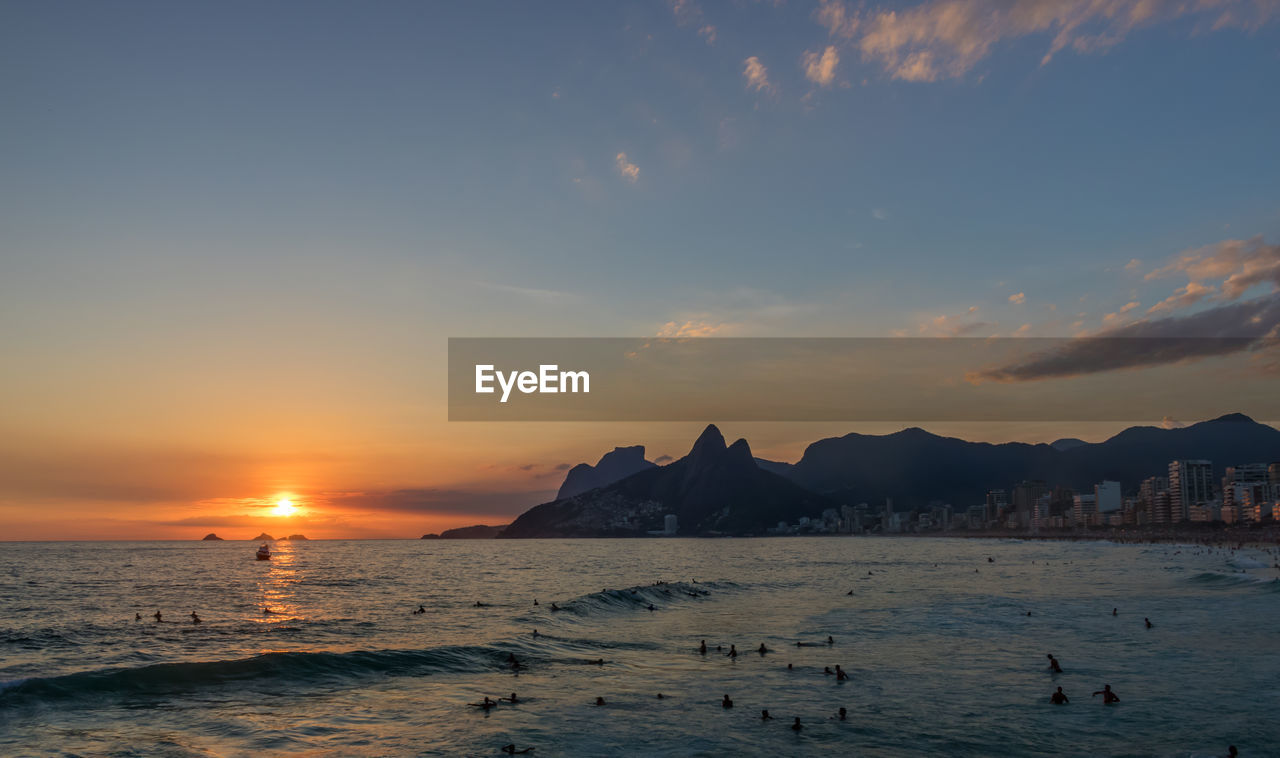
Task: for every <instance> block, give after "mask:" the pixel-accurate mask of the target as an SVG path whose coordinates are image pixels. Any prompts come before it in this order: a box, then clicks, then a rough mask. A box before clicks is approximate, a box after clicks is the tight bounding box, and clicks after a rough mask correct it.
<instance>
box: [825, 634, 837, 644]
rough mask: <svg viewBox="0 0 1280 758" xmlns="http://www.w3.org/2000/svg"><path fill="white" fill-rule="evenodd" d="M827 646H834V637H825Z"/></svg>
mask: <svg viewBox="0 0 1280 758" xmlns="http://www.w3.org/2000/svg"><path fill="white" fill-rule="evenodd" d="M827 644H828V645H834V644H836V641H835V638H834V637H832V636H831V635H829V634H828V635H827Z"/></svg>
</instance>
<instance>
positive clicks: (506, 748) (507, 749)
mask: <svg viewBox="0 0 1280 758" xmlns="http://www.w3.org/2000/svg"><path fill="white" fill-rule="evenodd" d="M502 752H504V753H506V754H507V755H525V754H526V753H532V752H533V748H531V747H527V748H525V749H524V750H516V745H515V743H514V742H513V743H511V744H510V745H503V746H502Z"/></svg>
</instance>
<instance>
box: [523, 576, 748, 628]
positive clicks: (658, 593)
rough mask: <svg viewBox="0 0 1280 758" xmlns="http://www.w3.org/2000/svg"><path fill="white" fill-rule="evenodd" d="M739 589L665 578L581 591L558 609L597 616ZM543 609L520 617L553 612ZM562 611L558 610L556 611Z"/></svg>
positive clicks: (535, 617) (547, 605)
mask: <svg viewBox="0 0 1280 758" xmlns="http://www.w3.org/2000/svg"><path fill="white" fill-rule="evenodd" d="M737 589H740V585H738V584H736V583H734V582H663V583H660V584H646V585H637V586H635V587H626V588H623V589H617V590H613V589H604V590H601V591H600V592H592V593H589V594H586V595H580V596H578V597H575V598H573V599H572V600H567V601H565V602H563V603H560V602H556V603H555V608H556V609H557V611H558V612H559V613H565V614H568V615H569V616H595V615H598V614H600V613H610V612H618V611H634V610H639V609H647V608H648V607H649V606H653V607H654V608H655V609H656V608H662V607H666V606H668V605H672V604H675V603H683V602H692V601H696V600H702V599H705V598H708V597H711V596H712V595H714V594H716V593H718V592H726V591H732V590H737ZM539 608H540V610H541V611H542V612H543V613H539V614H531V613H526V614H524V615H522V616H521V617H520V618H519V619H517V620H519V621H528V622H532V621H537V620H538V619H539V618H545V613H552V612H554V611H552V610H551V608H552V603H545V604H544V605H543V606H539ZM557 615H559V614H557Z"/></svg>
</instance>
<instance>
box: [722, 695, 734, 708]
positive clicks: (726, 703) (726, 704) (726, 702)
mask: <svg viewBox="0 0 1280 758" xmlns="http://www.w3.org/2000/svg"><path fill="white" fill-rule="evenodd" d="M720 705H721V707H724V708H732V707H733V701H732V700H730V699H729V696H728V695H725V696H724V700H721V701H720Z"/></svg>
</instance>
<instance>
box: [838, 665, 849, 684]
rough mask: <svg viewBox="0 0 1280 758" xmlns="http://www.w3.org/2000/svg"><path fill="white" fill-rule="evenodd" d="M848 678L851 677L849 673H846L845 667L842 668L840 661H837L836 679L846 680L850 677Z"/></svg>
mask: <svg viewBox="0 0 1280 758" xmlns="http://www.w3.org/2000/svg"><path fill="white" fill-rule="evenodd" d="M848 678H849V675H848V674H846V673H845V672H844V669H842V668H840V664H838V663H837V664H836V681H837V682H843V681H845V680H846V679H848Z"/></svg>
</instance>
